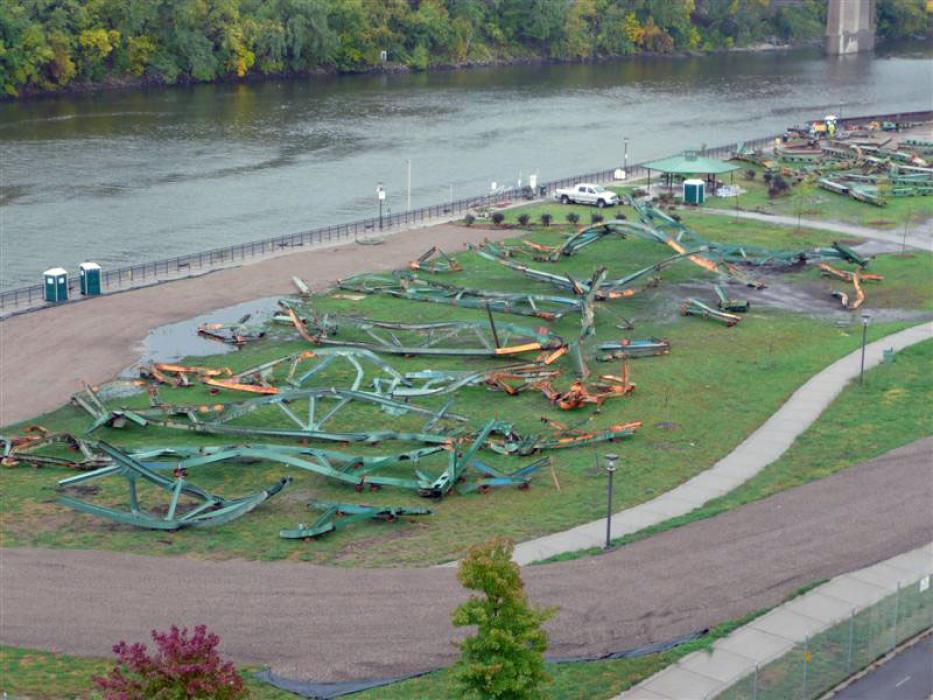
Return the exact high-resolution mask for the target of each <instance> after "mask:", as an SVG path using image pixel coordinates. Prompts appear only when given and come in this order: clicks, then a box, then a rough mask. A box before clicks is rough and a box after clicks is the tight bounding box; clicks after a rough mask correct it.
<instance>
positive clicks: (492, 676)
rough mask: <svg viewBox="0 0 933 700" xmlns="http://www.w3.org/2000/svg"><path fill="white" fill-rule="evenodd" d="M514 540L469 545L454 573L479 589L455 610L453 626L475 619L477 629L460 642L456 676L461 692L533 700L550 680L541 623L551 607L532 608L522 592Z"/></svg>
mask: <svg viewBox="0 0 933 700" xmlns="http://www.w3.org/2000/svg"><path fill="white" fill-rule="evenodd" d="M514 549H515V545H514V543H513V542H512V540H510V539H508V538H504V537H497V538H495V539H493V540H491V541H489V542H487V543H485V544H480V545H475V546H473V547H470V549H469V551H468V552H467V555H466V556H465V557H464V558H463V559H462V560H461V561H460V567H459V570H458V572H457V578H458V579H459V580H460V583H462V584H463V585H464V586H465V587H466V588H469V589H470V590H474V591H479V592H480V593H481V596H475V595H474V596H471V597H470V599H469V600H468V601H467V602H465V603H463V604H462V605H460V606H459V607H458V608H457V609H456V610H455V611H454V614H453V624H454V626H456V627H464V626H470V625H475V626H476V627H477V633H476V634H475V635H474V636H472V637H467V638H466V639H465V640H464V641H463V643H462V644H461V656H460V659H459V661H457V663H456V664H455V665H454V668H453V672H454V676H455V678H456V679H457V681H458V683H459V684H460V689H461V693H462V695H463V697H468V698H484V699H488V700H526V699H527V700H532V699H537V698H540V697H541V688H542V686H543V685H544V684H545V683H547V682H548V681H550V677H549V676H548V674H547V673H546V671H545V667H544V652H545V650H546V649H547V633H545V631H544V630H543V629H541V625H542V624H543V623H544V622H545V621H547V620H548V619H549V618H550V617H552V616H553V615H554V613H555V612H556V610H553V609H533V608H531V607H529V605H528V601H527V599H526V597H525V589H524V584H523V583H522V579H521V576H520V573H519V568H518V564H516V563H515V562H513V561H512V552H513V550H514Z"/></svg>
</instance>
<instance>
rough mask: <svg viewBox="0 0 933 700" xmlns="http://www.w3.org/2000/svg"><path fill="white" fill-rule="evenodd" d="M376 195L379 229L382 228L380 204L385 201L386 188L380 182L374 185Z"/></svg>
mask: <svg viewBox="0 0 933 700" xmlns="http://www.w3.org/2000/svg"><path fill="white" fill-rule="evenodd" d="M376 197H378V198H379V230H380V231H381V230H382V204H383V202H385V201H386V188H385V187H383V186H382V183H381V182H380V183H379V184H378V185H376Z"/></svg>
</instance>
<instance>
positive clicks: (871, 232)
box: [691, 207, 933, 251]
mask: <svg viewBox="0 0 933 700" xmlns="http://www.w3.org/2000/svg"><path fill="white" fill-rule="evenodd" d="M691 212H695V213H697V214H710V215H712V216H731V217H733V218H739V219H751V220H753V221H763V222H765V223H769V224H780V225H781V226H797V225H798V223H799V224H800V226H802V227H803V228H813V229H821V230H823V231H835V232H836V233H841V234H844V235H847V236H858V237H859V238H868V239H871V240H876V241H885V242H886V243H893V244H895V245H903V244H904V243H905V238H904V229H903V228H900V229H892V230H890V231H883V230H881V229H877V228H869V227H867V226H856V225H855V224H846V223H843V222H841V221H817V220H815V219H800V221H799V222H798V220H797V217H796V216H780V215H778V214H761V213H758V212H754V211H742V210H739V211H735V210H734V209H711V208H703V207H697V208H696V209H691ZM906 244H907V247H908V248H916V249H917V250H926V251H931V250H933V224H931V223H930V222H926V223H923V224H914V225H911V226H910V227H909V228H908V230H907V238H906Z"/></svg>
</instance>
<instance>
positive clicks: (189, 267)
mask: <svg viewBox="0 0 933 700" xmlns="http://www.w3.org/2000/svg"><path fill="white" fill-rule="evenodd" d="M931 118H933V112H904V113H899V114H890V115H881V116H866V117H849V118H846V119H842V120H840V121H842V122H843V123H846V124H852V123H860V122H866V121H870V120H876V119H897V120H905V119H916V120H924V119H931ZM774 138H775V136H774V135H772V136H767V137H764V138H759V139H754V140H749V141H745V142H744V143H745V145H746V146H749V147H752V148H760V147H762V146H766V145H768V144H770V143H771V142H772V141H773V140H774ZM736 146H737V144H735V143H731V144H727V145H725V146H717V147H715V148H708V149H706V151H704V153H705V154H706V155H709V156H711V157H714V158H716V157H724V156H730V155H731V154H732V153H734V152H735V149H736ZM615 170H616V169H615V168H612V169H610V170H600V171H597V172H593V173H586V174H584V175H574V176H571V177H565V178H562V179H560V180H552V181H550V182H545V183H541V184H540V185H539V186H538V187H539V192H542V193H543V194H544V195H545V196H550V195H551V194H553V193H554V191H555V190H556V189H558V188H561V187H568V186H570V185H574V184H576V183H578V182H607V181H612V180H613V179H614V174H615ZM646 174H647V170H646V169H645V167H644V166H643V165H642V164H640V163H638V164H635V165H632V166H629V168H628V172H627V173H626V179H627V180H637V179H639V178H641V177H643V176H644V175H646ZM536 194H537V193H536ZM523 196H525V191H524V190H520V189H518V188H513V189H509V190H504V191H500V192H494V193H489V194H485V195H479V196H473V197H466V198H463V199H458V200H455V201H450V202H446V203H444V204H435V205H431V206H427V207H421V208H419V209H412V210H409V211H405V212H401V213H399V214H390V215H387V216H384V217H371V218H368V219H360V220H358V221H352V222H350V223H346V224H336V225H333V226H324V227H321V228H316V229H312V230H310V231H301V232H299V233H292V234H287V235H283V236H274V237H272V238H264V239H262V240H258V241H250V242H248V243H239V244H236V245H231V246H226V247H223V248H214V249H212V250H205V251H201V252H199V253H191V254H189V255H180V256H177V257H174V258H163V259H161V260H154V261H152V262H145V263H139V264H137V265H126V266H123V267H117V268H110V269H105V270H103V271H102V273H101V287H102V291H104V292H107V291H115V290H117V289H126V288H131V287H136V286H143V285H146V284H151V283H153V282H157V281H160V280H164V279H173V278H179V277H183V276H186V275H188V274H190V273H192V272H194V271H198V272H206V271H211V270H214V269H219V268H221V267H224V266H227V265H230V264H234V263H236V262H237V261H245V260H247V259H252V258H258V257H263V256H267V255H272V254H277V253H283V252H285V251H288V250H290V249H294V248H303V247H312V246H315V245H322V244H327V243H333V242H335V241H345V240H352V239H356V238H358V237H359V236H360V235H361V234H362V235H364V236H365V235H367V234H372V233H378V232H380V231H381V232H383V233H385V232H388V231H392V230H394V229H404V228H409V227H412V226H416V225H419V224H424V223H426V222H430V221H435V220H438V219H442V218H446V219H450V218H454V217H455V216H457V215H459V214H465V213H466V212H468V211H472V210H477V209H485V208H489V207H494V206H497V205H502V204H504V203H507V202H509V201H511V200H513V199H515V198H519V197H523ZM78 287H79V281H78V280H77V279H75V278H73V277H72V276H69V278H68V294H69V297H71V296H73V295H76V294H77V293H78ZM43 291H44V289H43V286H42V285H41V284H34V285H30V286H27V287H18V288H15V289H9V290H6V291H0V314H2V313H9V312H12V311H16V310H29V309H33V308H42V307H43V306H46V302H45V301H44V299H43ZM72 301H73V299H72Z"/></svg>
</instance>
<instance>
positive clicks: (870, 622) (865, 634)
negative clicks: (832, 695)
mask: <svg viewBox="0 0 933 700" xmlns="http://www.w3.org/2000/svg"><path fill="white" fill-rule="evenodd" d="M931 627H933V587H931V585H930V576H925V577H923V578H921V579H920V580H918V581H914V582H913V583H911V584H910V585H899V586H898V587H897V590H895V591H894V592H892V593H891V594H890V595H887V596H885V597H884V598H882V599H881V600H879V601H878V602H877V603H875V604H874V605H871V606H869V607H867V608H865V609H864V610H862V611H860V612H859V611H855V610H853V611H852V612H851V613H850V614H849V615H848V616H846V617H844V618H843V619H841V620H839V621H838V622H837V623H836V624H834V625H832V626H831V627H829V628H828V629H826V630H824V631H822V632H820V633H819V634H816V635H813V636H811V637H808V638H807V639H806V640H804V641H803V642H802V643H798V644H796V645H795V646H794V648H793V649H791V650H790V651H789V652H787V653H786V654H784V655H783V656H781V657H780V658H777V659H775V660H773V661H771V662H770V663H768V664H767V665H764V666H760V667H758V666H756V668H755V671H754V672H753V673H751V674H749V675H747V676H744V677H743V678H741V679H738V680H736V681H735V682H734V683H733V684H732V685H730V686H729V687H728V688H726V690H724V691H719V692H717V693H715V694H713V695H710V696H707V697H708V698H717V699H718V700H810V699H811V698H816V697H819V696H820V695H821V694H822V693H825V692H826V691H827V690H830V689H831V688H834V687H835V686H837V685H838V684H839V683H841V682H842V681H844V680H845V679H846V678H848V677H849V676H851V675H852V674H854V673H856V672H858V671H859V670H861V669H863V668H865V667H867V666H868V665H869V664H871V663H872V662H873V661H875V660H876V659H878V658H880V657H882V656H884V655H885V654H887V653H888V652H890V651H891V650H893V649H894V648H895V647H896V646H897V645H898V644H900V643H901V642H903V641H905V640H907V639H910V638H911V637H914V636H916V635H917V634H919V633H921V632H923V631H924V630H928V629H930V628H931Z"/></svg>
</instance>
